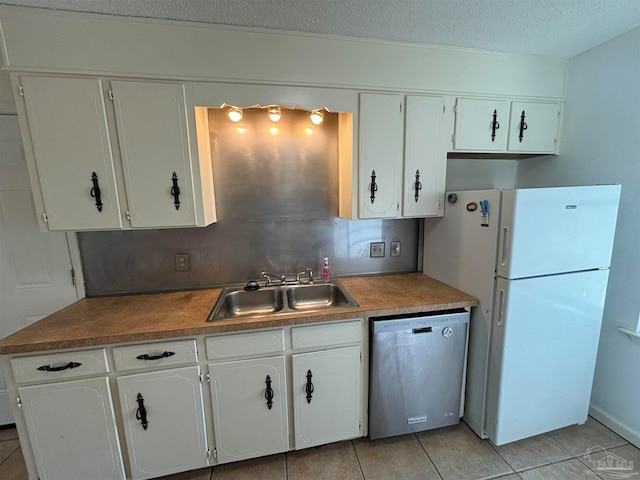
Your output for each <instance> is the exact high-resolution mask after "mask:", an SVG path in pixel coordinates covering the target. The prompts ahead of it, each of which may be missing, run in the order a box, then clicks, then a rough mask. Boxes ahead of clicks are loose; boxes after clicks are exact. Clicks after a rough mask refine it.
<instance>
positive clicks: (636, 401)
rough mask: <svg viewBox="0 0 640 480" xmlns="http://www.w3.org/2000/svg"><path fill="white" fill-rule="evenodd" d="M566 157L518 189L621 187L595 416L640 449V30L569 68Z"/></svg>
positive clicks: (531, 172)
mask: <svg viewBox="0 0 640 480" xmlns="http://www.w3.org/2000/svg"><path fill="white" fill-rule="evenodd" d="M561 141H562V143H561V154H560V155H559V156H558V157H557V158H547V159H532V160H529V161H527V162H522V163H520V164H519V166H518V185H519V186H555V185H578V184H592V183H620V184H622V198H621V202H620V211H619V214H618V224H617V229H616V240H615V245H614V251H613V258H612V263H611V272H610V277H609V289H608V291H607V301H606V306H605V312H604V321H603V327H602V334H601V340H600V348H599V351H598V360H597V365H596V375H595V380H594V386H593V392H592V398H591V406H592V414H593V415H594V416H596V418H598V419H599V420H601V421H603V422H605V423H606V424H607V425H609V426H610V427H611V428H613V429H614V430H616V431H617V432H618V433H620V434H622V435H623V436H624V437H626V438H627V439H629V440H630V441H632V442H633V443H635V444H636V445H638V446H640V345H634V344H633V343H632V342H631V341H630V339H629V338H628V337H627V336H626V335H624V334H622V333H621V332H619V331H618V329H617V327H618V326H623V327H626V328H628V329H631V330H640V325H639V324H638V323H639V320H640V319H639V314H640V28H637V29H635V30H632V31H631V32H628V33H626V34H624V35H622V36H620V37H617V38H615V39H613V40H611V41H609V42H607V43H604V44H603V45H600V46H598V47H596V48H594V49H592V50H589V51H588V52H585V53H583V54H582V55H579V56H578V57H575V58H573V59H571V60H570V61H569V69H568V78H567V94H566V103H565V107H564V124H563V127H562V140H561Z"/></svg>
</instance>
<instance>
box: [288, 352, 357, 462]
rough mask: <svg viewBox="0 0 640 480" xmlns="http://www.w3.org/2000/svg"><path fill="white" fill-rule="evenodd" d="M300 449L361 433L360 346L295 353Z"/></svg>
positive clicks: (296, 423) (297, 441) (295, 411)
mask: <svg viewBox="0 0 640 480" xmlns="http://www.w3.org/2000/svg"><path fill="white" fill-rule="evenodd" d="M292 369H293V385H292V389H293V418H294V427H293V430H294V434H295V440H294V446H295V448H296V450H298V449H301V448H308V447H313V446H315V445H321V444H325V443H330V442H337V441H339V440H346V439H348V438H354V437H358V436H359V435H360V425H359V423H360V396H361V389H362V377H361V374H360V371H361V369H360V347H344V348H335V349H331V350H324V351H321V352H313V353H302V354H298V355H293V357H292Z"/></svg>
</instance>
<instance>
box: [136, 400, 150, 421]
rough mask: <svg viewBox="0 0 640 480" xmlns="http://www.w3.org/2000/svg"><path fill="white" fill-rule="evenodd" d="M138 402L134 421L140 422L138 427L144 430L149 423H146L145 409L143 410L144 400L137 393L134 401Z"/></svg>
mask: <svg viewBox="0 0 640 480" xmlns="http://www.w3.org/2000/svg"><path fill="white" fill-rule="evenodd" d="M136 401H137V402H138V409H137V410H136V420H140V425H142V428H144V429H145V430H146V429H147V427H148V426H149V422H148V421H147V409H146V408H144V398H142V394H141V393H138V397H137V399H136Z"/></svg>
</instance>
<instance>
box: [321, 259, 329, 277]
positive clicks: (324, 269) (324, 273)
mask: <svg viewBox="0 0 640 480" xmlns="http://www.w3.org/2000/svg"><path fill="white" fill-rule="evenodd" d="M322 280H324V281H325V282H328V281H329V280H331V267H330V266H329V257H324V267H322Z"/></svg>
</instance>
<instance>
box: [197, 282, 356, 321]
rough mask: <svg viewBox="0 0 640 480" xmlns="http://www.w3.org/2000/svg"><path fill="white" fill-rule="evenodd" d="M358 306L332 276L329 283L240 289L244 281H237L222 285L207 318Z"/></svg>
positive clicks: (253, 315) (225, 318) (213, 319)
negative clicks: (223, 287)
mask: <svg viewBox="0 0 640 480" xmlns="http://www.w3.org/2000/svg"><path fill="white" fill-rule="evenodd" d="M358 306H359V305H358V303H357V302H356V301H355V300H354V299H353V298H352V297H351V295H349V293H348V292H347V291H346V290H345V289H344V287H343V286H342V285H341V284H340V283H339V282H337V281H336V280H332V281H331V282H329V283H316V284H298V285H282V286H270V287H263V288H260V289H259V290H244V285H237V286H231V287H226V288H225V289H224V290H223V291H222V293H220V296H219V297H218V300H217V301H216V303H215V305H214V306H213V309H212V310H211V312H210V313H209V316H208V317H207V322H215V321H216V320H229V319H234V318H243V317H256V316H263V315H278V314H284V313H292V312H301V313H302V312H311V311H321V310H331V309H334V308H347V307H358Z"/></svg>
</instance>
